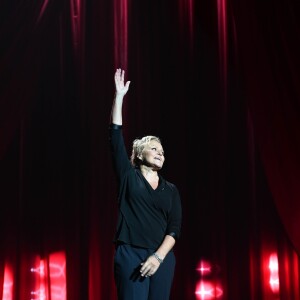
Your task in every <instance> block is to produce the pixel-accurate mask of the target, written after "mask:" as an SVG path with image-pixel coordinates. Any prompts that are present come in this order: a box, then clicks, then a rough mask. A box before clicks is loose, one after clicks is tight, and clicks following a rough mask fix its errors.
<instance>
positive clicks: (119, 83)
mask: <svg viewBox="0 0 300 300" xmlns="http://www.w3.org/2000/svg"><path fill="white" fill-rule="evenodd" d="M124 77H125V71H124V70H122V69H117V70H116V72H115V97H114V101H113V105H112V110H111V123H113V124H116V125H122V107H123V98H124V96H125V95H126V93H127V91H128V89H129V85H130V81H127V82H126V84H124Z"/></svg>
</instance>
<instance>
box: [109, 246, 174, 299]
mask: <svg viewBox="0 0 300 300" xmlns="http://www.w3.org/2000/svg"><path fill="white" fill-rule="evenodd" d="M152 253H153V250H150V249H144V248H139V247H133V246H130V245H126V244H120V245H118V246H117V247H116V251H115V255H114V277H115V283H116V287H117V293H118V300H168V299H169V297H170V292H171V287H172V281H173V277H174V270H175V264H176V259H175V255H174V252H173V251H170V252H169V253H168V255H167V256H166V257H165V259H164V262H163V263H162V264H161V265H160V267H159V268H158V270H157V271H156V273H155V274H154V275H153V276H151V277H142V276H140V268H141V263H142V262H143V261H145V260H146V259H147V257H148V256H150V255H151V254H152Z"/></svg>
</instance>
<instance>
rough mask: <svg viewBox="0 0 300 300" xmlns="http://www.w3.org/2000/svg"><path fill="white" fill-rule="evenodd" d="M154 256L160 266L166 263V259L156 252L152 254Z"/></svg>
mask: <svg viewBox="0 0 300 300" xmlns="http://www.w3.org/2000/svg"><path fill="white" fill-rule="evenodd" d="M152 256H154V257H155V258H156V259H157V260H158V262H159V263H160V264H162V263H163V262H164V259H163V258H161V257H160V256H159V255H158V254H157V253H156V252H154V253H153V254H152Z"/></svg>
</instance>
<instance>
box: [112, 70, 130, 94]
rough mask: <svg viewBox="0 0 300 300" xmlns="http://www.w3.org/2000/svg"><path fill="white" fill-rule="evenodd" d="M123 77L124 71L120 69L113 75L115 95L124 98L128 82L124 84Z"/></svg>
mask: <svg viewBox="0 0 300 300" xmlns="http://www.w3.org/2000/svg"><path fill="white" fill-rule="evenodd" d="M124 75H125V71H124V70H122V69H117V70H116V73H115V86H116V93H117V94H118V95H122V96H124V95H125V94H126V93H127V91H128V89H129V84H130V81H127V82H126V84H124Z"/></svg>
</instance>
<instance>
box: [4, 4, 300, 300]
mask: <svg viewBox="0 0 300 300" xmlns="http://www.w3.org/2000/svg"><path fill="white" fill-rule="evenodd" d="M299 8H300V7H299V3H298V2H297V1H296V0H287V1H279V0H273V1H263V2H261V1H236V0H216V1H208V0H199V1H194V0H178V1H171V0H168V1H158V0H152V1H148V0H147V1H137V0H114V1H103V0H100V1H89V0H64V1H62V0H59V1H58V0H38V1H20V0H14V1H12V0H2V1H1V2H0V176H1V177H0V199H1V206H2V209H1V210H0V220H1V221H0V236H1V247H0V299H1V300H8V299H9V300H19V299H20V300H25V299H30V298H32V299H33V298H34V297H35V298H34V299H49V300H50V299H51V300H53V299H61V300H62V299H70V300H97V299H105V300H110V299H111V300H115V299H117V297H116V290H115V285H114V280H113V254H114V247H113V243H112V238H113V235H114V231H115V226H116V214H117V201H116V200H117V199H116V196H117V195H116V182H115V177H114V175H113V170H112V165H111V160H110V153H109V147H108V132H107V130H108V124H109V119H110V109H111V105H112V99H113V96H114V82H113V75H114V72H115V69H116V68H118V67H121V68H123V69H124V70H125V72H126V73H125V77H126V78H125V80H130V81H131V85H130V89H129V92H128V94H127V95H126V99H125V104H124V110H123V114H124V116H123V121H124V136H125V142H126V144H127V146H128V154H130V147H131V143H132V140H133V139H134V138H136V137H141V136H143V135H148V134H153V135H157V136H159V137H160V138H161V139H162V143H163V147H164V150H165V153H166V162H165V166H164V169H163V170H162V174H163V176H164V177H165V178H166V179H167V180H169V181H171V182H174V183H175V184H176V185H177V186H178V188H179V191H180V194H181V198H182V205H183V226H182V235H181V238H180V240H179V241H178V242H177V243H176V245H175V248H174V251H175V254H176V257H177V264H176V272H175V277H174V284H173V287H172V296H171V299H172V300H177V299H178V300H182V299H187V300H190V299H195V300H198V299H226V300H227V299H228V300H240V299H243V300H246V299H255V300H257V299H262V300H264V299H267V300H269V299H270V300H272V299H274V300H275V299H284V300H296V299H300V286H299V285H300V282H299V253H300V233H299V230H298V228H299V226H300V218H299V216H300V202H299V201H298V200H299V198H300V190H299V189H300V184H299V179H300V160H299V156H298V155H297V154H298V153H299V149H300V140H299V134H298V131H299V129H300V124H299V123H300V112H299V107H300V105H299V99H300V97H299V94H300V90H299V76H300V74H299V71H300V61H299V55H298V53H300V51H299V50H300V49H299V47H300V43H299V36H300V35H299V28H300V27H299V22H300V21H299V20H300V18H299V12H300V11H299Z"/></svg>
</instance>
